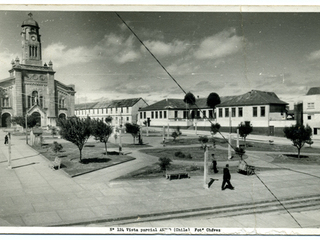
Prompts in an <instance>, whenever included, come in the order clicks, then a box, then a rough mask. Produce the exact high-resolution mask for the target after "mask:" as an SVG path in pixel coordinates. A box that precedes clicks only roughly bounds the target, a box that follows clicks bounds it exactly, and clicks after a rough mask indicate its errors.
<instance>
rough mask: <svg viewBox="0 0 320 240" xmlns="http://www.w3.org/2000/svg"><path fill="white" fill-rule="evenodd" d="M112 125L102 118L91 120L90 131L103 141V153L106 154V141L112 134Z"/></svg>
mask: <svg viewBox="0 0 320 240" xmlns="http://www.w3.org/2000/svg"><path fill="white" fill-rule="evenodd" d="M112 130H113V128H112V126H111V125H109V124H106V123H104V122H103V120H100V119H95V120H91V133H92V135H93V136H94V138H95V139H96V140H99V141H100V142H102V143H104V150H105V154H106V155H108V151H107V142H108V140H109V137H110V135H111V134H112Z"/></svg>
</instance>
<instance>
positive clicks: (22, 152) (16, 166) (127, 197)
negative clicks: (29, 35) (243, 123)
mask: <svg viewBox="0 0 320 240" xmlns="http://www.w3.org/2000/svg"><path fill="white" fill-rule="evenodd" d="M184 134H185V135H186V137H187V136H194V131H187V130H186V131H185V132H184ZM4 135H5V132H3V131H1V132H0V139H1V138H4ZM159 139H160V138H159V137H151V136H150V137H145V138H144V140H145V141H146V142H148V143H149V144H150V145H152V147H155V148H159V147H162V144H161V143H160V141H159ZM262 139H264V137H260V136H252V140H256V141H262ZM123 141H124V142H126V141H128V142H131V141H132V139H131V136H124V137H123ZM274 143H275V144H284V143H287V144H290V141H289V140H287V139H284V138H275V139H274ZM318 144H319V143H318V141H317V140H316V142H315V144H314V147H317V146H318ZM167 147H168V146H167ZM127 150H128V151H129V152H131V154H130V155H131V156H133V157H135V158H136V160H133V161H130V162H126V163H123V164H119V165H115V166H112V167H109V168H105V169H102V170H99V171H95V172H92V173H88V174H85V175H81V176H78V177H74V178H70V177H69V176H67V175H66V174H65V173H64V172H63V171H62V170H55V171H54V170H52V169H50V168H49V167H48V164H49V162H48V160H47V159H45V158H44V157H43V156H41V155H39V154H38V153H37V152H36V151H35V150H33V149H32V148H31V147H30V146H28V145H26V144H25V137H23V136H14V135H13V136H12V155H11V159H12V161H11V166H12V169H8V168H7V166H8V161H7V159H8V147H7V146H6V145H3V144H2V145H0V152H1V153H0V154H1V168H0V171H1V174H0V176H1V182H2V184H1V187H0V192H1V198H0V202H1V212H0V219H1V220H0V225H1V226H2V227H8V226H10V227H39V226H40V227H62V226H63V227H66V226H67V227H103V226H136V227H146V226H147V227H150V226H152V227H164V226H166V227H220V228H230V227H231V228H295V229H296V228H297V229H301V228H303V229H304V228H318V227H319V226H320V220H319V214H320V211H319V209H320V208H319V204H318V201H319V200H320V198H319V195H318V189H319V187H318V186H319V181H320V173H319V172H320V171H319V169H320V166H319V165H312V166H310V165H294V164H289V163H288V164H281V166H279V165H276V164H273V163H272V162H271V161H272V158H271V157H269V156H268V155H267V153H262V152H260V153H259V152H250V151H248V152H247V155H248V159H247V161H248V162H249V163H250V164H252V165H254V166H255V167H256V168H257V169H259V167H264V168H268V169H269V170H264V171H261V172H259V171H257V172H256V176H255V175H252V176H246V175H242V174H238V173H235V172H232V173H231V174H232V182H233V184H234V186H235V190H234V191H230V190H226V191H221V188H220V184H221V181H222V175H221V174H220V175H216V176H215V177H217V178H219V180H220V181H217V182H215V183H214V184H213V185H212V186H211V187H210V188H209V189H205V188H204V186H203V176H192V175H191V178H190V179H180V180H172V181H169V180H167V179H165V178H164V177H163V178H154V179H152V178H150V179H141V180H130V181H126V180H114V179H116V178H118V177H120V176H122V175H125V174H127V173H129V172H131V171H134V170H137V169H140V168H142V167H145V166H147V165H151V164H154V163H156V162H157V161H158V158H157V157H154V156H150V155H147V154H143V153H141V152H139V151H138V150H136V149H127ZM226 158H227V157H226ZM226 161H227V160H226ZM223 164H225V163H221V162H218V167H219V168H221V167H223ZM230 164H237V163H232V162H230ZM266 186H267V187H266ZM270 191H271V192H272V194H271V192H270ZM275 196H276V198H277V199H278V200H279V201H280V202H281V204H283V205H281V204H280V203H279V201H278V200H277V199H276V198H275ZM284 206H285V207H286V209H287V210H288V211H289V212H290V214H291V215H292V216H294V219H295V220H296V221H295V220H294V219H293V218H292V216H291V215H290V214H289V213H288V212H287V211H286V210H285V208H284ZM275 219H276V221H275ZM82 230H83V231H85V229H82ZM6 231H8V229H6ZM9 231H10V230H9ZM12 231H14V230H13V229H12ZM22 231H23V230H22Z"/></svg>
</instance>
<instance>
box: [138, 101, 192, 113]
mask: <svg viewBox="0 0 320 240" xmlns="http://www.w3.org/2000/svg"><path fill="white" fill-rule="evenodd" d="M164 109H186V103H185V102H184V101H183V100H182V99H175V98H168V99H163V100H161V101H159V102H156V103H154V104H151V105H149V106H147V107H145V108H142V109H140V110H143V111H152V110H164Z"/></svg>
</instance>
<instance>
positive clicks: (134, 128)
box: [125, 123, 140, 144]
mask: <svg viewBox="0 0 320 240" xmlns="http://www.w3.org/2000/svg"><path fill="white" fill-rule="evenodd" d="M125 127H126V132H127V133H130V134H131V135H132V137H133V144H135V139H136V138H137V137H138V136H139V133H140V126H139V125H138V124H136V123H126V124H125Z"/></svg>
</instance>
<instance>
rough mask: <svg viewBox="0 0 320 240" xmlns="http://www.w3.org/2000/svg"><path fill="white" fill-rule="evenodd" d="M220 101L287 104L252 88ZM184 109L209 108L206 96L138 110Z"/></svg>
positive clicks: (221, 104) (237, 103) (223, 105)
mask: <svg viewBox="0 0 320 240" xmlns="http://www.w3.org/2000/svg"><path fill="white" fill-rule="evenodd" d="M220 100H221V103H220V104H219V105H217V107H230V106H250V105H269V104H279V105H288V103H286V102H284V101H282V100H280V99H279V98H278V96H277V95H276V94H275V93H273V92H263V91H258V90H252V91H250V92H248V93H245V94H242V95H238V96H224V97H220ZM168 108H169V109H174V110H186V109H187V108H188V109H197V108H200V109H209V107H208V106H207V98H197V99H196V105H192V106H190V107H189V106H188V105H186V103H185V102H184V101H183V100H182V99H172V98H169V99H164V100H161V101H159V102H156V103H154V104H151V105H149V106H147V107H145V108H142V109H140V110H139V111H154V110H166V109H168Z"/></svg>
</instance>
